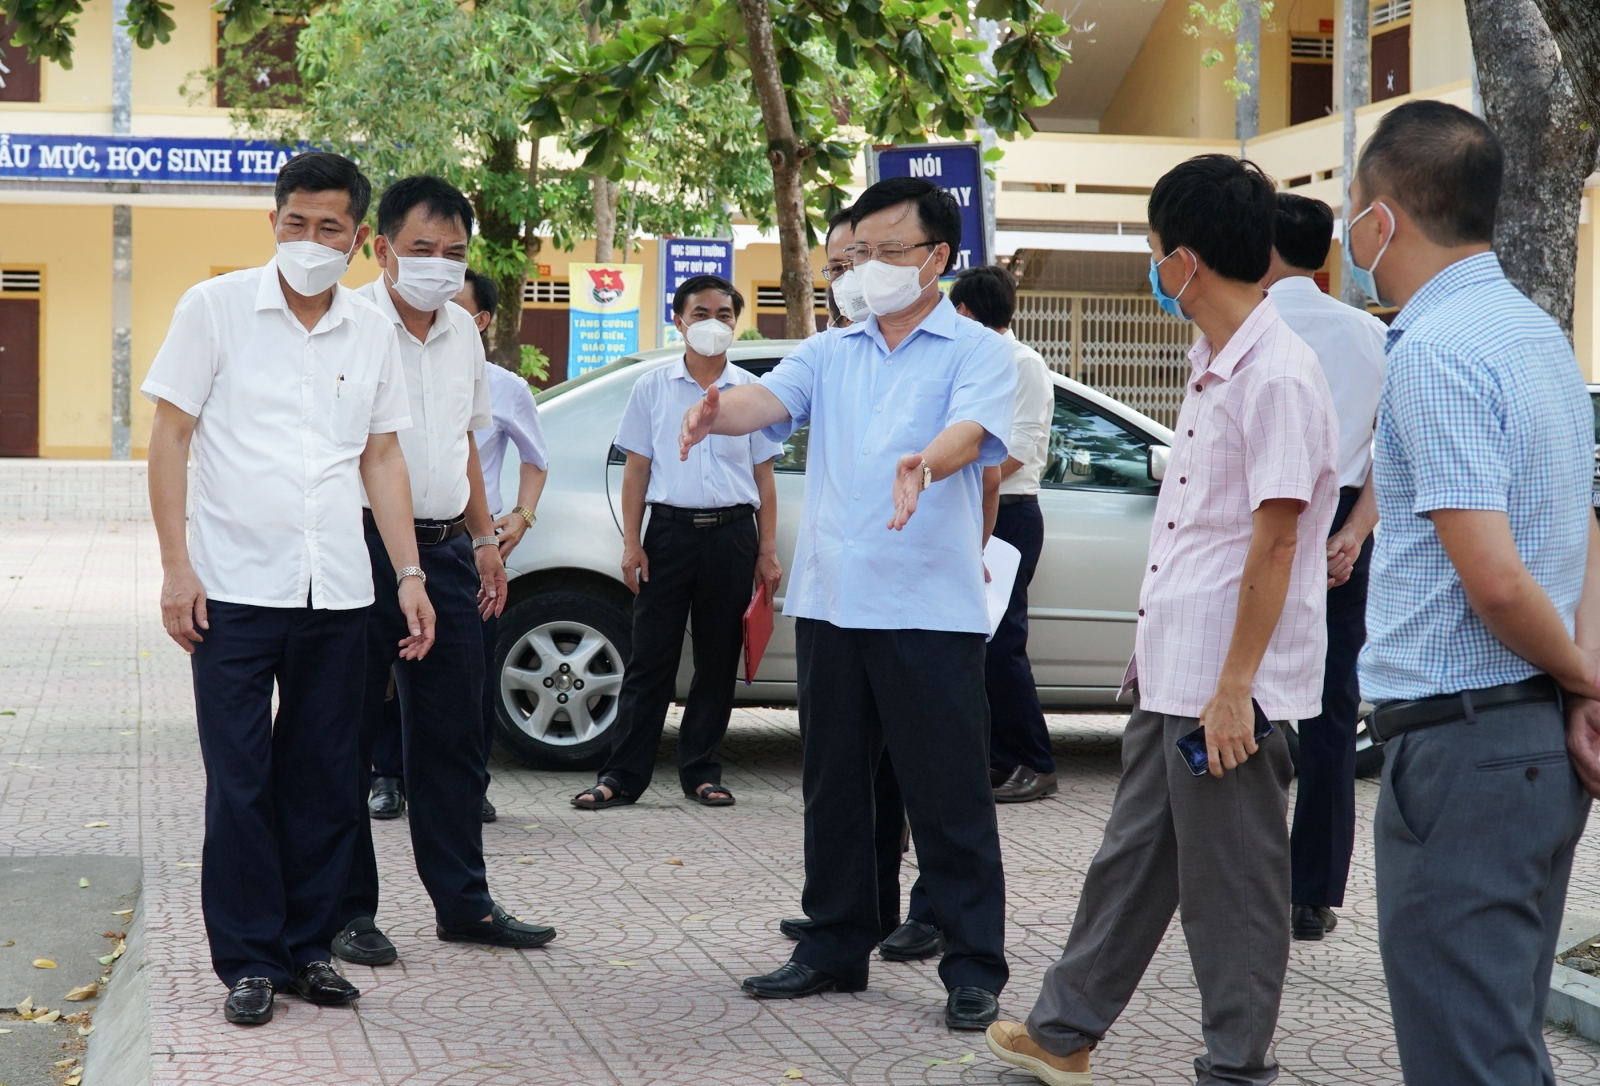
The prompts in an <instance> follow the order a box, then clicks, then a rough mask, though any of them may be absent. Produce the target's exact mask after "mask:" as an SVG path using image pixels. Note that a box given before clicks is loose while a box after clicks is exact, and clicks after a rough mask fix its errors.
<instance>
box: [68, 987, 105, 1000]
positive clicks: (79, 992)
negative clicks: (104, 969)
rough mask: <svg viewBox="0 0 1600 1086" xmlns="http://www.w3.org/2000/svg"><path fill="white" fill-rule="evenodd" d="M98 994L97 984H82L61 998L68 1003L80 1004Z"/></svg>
mask: <svg viewBox="0 0 1600 1086" xmlns="http://www.w3.org/2000/svg"><path fill="white" fill-rule="evenodd" d="M99 994H100V985H98V984H83V985H79V986H78V987H76V988H74V989H73V990H72V991H70V992H68V993H67V994H66V995H64V996H62V997H61V998H62V999H64V1000H66V1001H67V1002H68V1003H82V1002H83V1001H84V1000H86V999H93V998H94V997H95V996H97V995H99Z"/></svg>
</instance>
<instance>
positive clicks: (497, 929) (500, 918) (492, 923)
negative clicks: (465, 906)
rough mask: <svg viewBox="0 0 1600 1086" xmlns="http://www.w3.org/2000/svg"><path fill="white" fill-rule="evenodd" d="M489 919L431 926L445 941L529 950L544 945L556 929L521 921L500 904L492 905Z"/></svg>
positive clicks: (552, 937)
mask: <svg viewBox="0 0 1600 1086" xmlns="http://www.w3.org/2000/svg"><path fill="white" fill-rule="evenodd" d="M489 914H490V915H491V916H492V917H493V918H494V919H492V920H478V921H475V922H473V923H471V924H457V925H454V926H453V927H448V928H447V927H445V926H444V925H443V924H435V925H434V929H433V930H434V933H435V934H436V935H438V936H439V938H440V939H442V940H444V941H445V942H447V943H482V944H483V945H484V946H504V947H510V948H511V949H512V950H532V949H533V948H534V947H540V946H544V945H545V944H546V943H548V942H549V941H550V940H552V939H554V938H555V937H556V929H555V928H552V927H547V926H545V925H543V924H525V923H523V922H522V921H521V920H518V919H517V918H516V917H514V916H512V915H510V914H509V913H507V912H506V911H505V910H504V909H502V908H501V907H500V906H498V905H495V906H492V907H491V908H490V910H489Z"/></svg>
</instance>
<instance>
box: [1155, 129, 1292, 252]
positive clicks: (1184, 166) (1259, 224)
mask: <svg viewBox="0 0 1600 1086" xmlns="http://www.w3.org/2000/svg"><path fill="white" fill-rule="evenodd" d="M1275 195H1276V192H1275V191H1274V189H1273V184H1272V181H1271V180H1270V179H1269V178H1268V177H1267V175H1266V174H1264V173H1262V172H1261V167H1259V166H1257V165H1256V164H1255V163H1254V162H1251V161H1250V160H1249V159H1242V158H1234V157H1233V156H1232V155H1196V156H1195V157H1194V158H1191V159H1189V160H1188V161H1187V162H1180V163H1178V165H1176V166H1174V167H1173V168H1172V169H1170V170H1168V171H1167V172H1166V173H1165V174H1163V175H1162V177H1161V180H1159V181H1157V182H1156V187H1155V188H1154V189H1153V190H1152V191H1151V193H1150V229H1151V230H1153V231H1155V234H1156V237H1158V238H1160V239H1161V248H1162V250H1163V252H1165V253H1168V254H1170V253H1173V252H1176V251H1177V250H1178V249H1179V248H1180V247H1184V248H1188V249H1189V250H1190V251H1191V252H1193V253H1194V254H1195V255H1197V256H1198V257H1199V258H1200V259H1201V260H1203V261H1205V262H1206V266H1207V267H1209V268H1210V269H1211V270H1212V271H1214V272H1216V273H1217V274H1218V275H1221V276H1223V277H1224V278H1227V279H1236V280H1240V281H1243V282H1247V283H1254V282H1256V281H1257V280H1258V279H1260V278H1261V277H1262V276H1263V275H1266V274H1267V268H1268V267H1269V266H1270V265H1271V263H1272V220H1273V218H1274V217H1275V215H1276V213H1277V202H1276V201H1275V200H1274V199H1273V197H1274V196H1275Z"/></svg>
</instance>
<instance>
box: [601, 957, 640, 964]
mask: <svg viewBox="0 0 1600 1086" xmlns="http://www.w3.org/2000/svg"><path fill="white" fill-rule="evenodd" d="M606 964H607V965H638V964H639V963H638V962H624V961H619V960H618V959H616V958H612V959H611V960H609V961H608V962H606Z"/></svg>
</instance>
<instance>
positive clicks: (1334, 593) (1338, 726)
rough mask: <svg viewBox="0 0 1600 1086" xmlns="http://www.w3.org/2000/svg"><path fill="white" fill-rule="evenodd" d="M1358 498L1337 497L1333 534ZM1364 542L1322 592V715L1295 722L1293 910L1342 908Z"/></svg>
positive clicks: (1352, 795) (1366, 553)
mask: <svg viewBox="0 0 1600 1086" xmlns="http://www.w3.org/2000/svg"><path fill="white" fill-rule="evenodd" d="M1359 493H1360V492H1359V491H1357V490H1356V488H1354V487H1346V488H1345V489H1344V490H1341V491H1340V492H1339V509H1338V512H1336V513H1335V514H1334V518H1333V528H1332V529H1331V531H1330V533H1329V534H1330V535H1331V534H1332V532H1337V531H1338V530H1339V529H1340V528H1342V527H1344V522H1345V520H1346V519H1347V518H1348V517H1349V516H1350V510H1351V509H1353V508H1355V504H1356V498H1357V497H1358V496H1359ZM1371 565H1372V537H1371V536H1368V537H1367V541H1366V542H1365V543H1364V544H1362V547H1361V556H1360V557H1359V558H1357V559H1356V564H1355V569H1354V570H1352V571H1351V573H1350V579H1349V580H1348V581H1346V582H1345V583H1344V584H1342V585H1340V586H1339V587H1338V588H1334V589H1330V590H1329V591H1328V654H1327V657H1326V662H1325V664H1324V671H1323V676H1322V715H1321V716H1317V717H1313V718H1312V719H1310V720H1302V721H1300V723H1299V725H1298V728H1297V730H1298V731H1299V733H1300V787H1299V790H1298V793H1297V795H1296V796H1295V801H1294V829H1293V830H1292V831H1291V833H1290V835H1289V857H1290V868H1291V871H1292V876H1291V880H1292V881H1291V888H1290V893H1289V900H1291V901H1293V902H1294V903H1295V904H1296V905H1326V906H1329V907H1330V908H1337V907H1339V906H1342V905H1343V904H1344V887H1345V882H1346V880H1347V879H1348V878H1349V876H1350V853H1351V850H1352V849H1354V848H1355V841H1356V718H1357V716H1358V715H1359V714H1360V711H1361V690H1360V687H1359V686H1358V685H1357V682H1356V656H1357V655H1358V654H1359V653H1360V652H1361V646H1362V645H1363V644H1364V643H1365V642H1366V640H1367V575H1368V570H1369V569H1370V567H1371Z"/></svg>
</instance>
